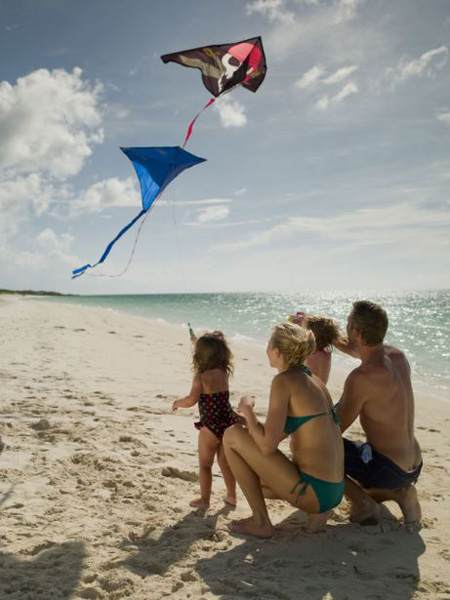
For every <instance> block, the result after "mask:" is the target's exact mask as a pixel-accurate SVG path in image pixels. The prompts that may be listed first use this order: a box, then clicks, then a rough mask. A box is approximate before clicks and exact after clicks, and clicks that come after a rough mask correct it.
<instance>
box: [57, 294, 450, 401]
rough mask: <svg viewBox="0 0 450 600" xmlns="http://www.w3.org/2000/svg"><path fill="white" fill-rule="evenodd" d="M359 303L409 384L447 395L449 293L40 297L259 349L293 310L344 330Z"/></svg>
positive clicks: (449, 373) (449, 384)
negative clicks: (407, 367) (376, 309)
mask: <svg viewBox="0 0 450 600" xmlns="http://www.w3.org/2000/svg"><path fill="white" fill-rule="evenodd" d="M360 299H369V300H372V301H374V302H377V303H379V304H381V305H382V306H383V307H384V308H385V310H386V311H387V313H388V317H389V330H388V333H387V336H386V342H388V343H390V344H393V345H395V346H398V347H399V348H401V349H402V350H403V351H404V352H405V353H406V355H407V357H408V360H409V362H410V364H411V368H412V372H413V378H414V379H415V381H416V382H417V383H419V384H420V385H425V386H426V387H427V388H434V389H436V391H438V390H440V391H441V392H444V393H445V391H448V390H450V290H434V291H433V290H430V291H410V292H391V293H387V292H386V293H371V294H367V293H366V294H365V295H361V294H360V293H356V292H355V293H352V292H345V293H344V292H330V293H323V292H321V293H314V294H274V293H216V294H139V295H114V296H62V297H56V298H53V297H45V301H50V302H64V303H69V304H78V305H84V306H97V307H103V308H108V309H112V310H117V311H120V312H125V313H130V314H134V315H139V316H142V317H147V318H150V319H158V320H162V321H167V322H168V323H172V324H173V325H178V326H180V327H185V328H186V327H187V323H188V322H190V323H191V325H192V326H193V328H194V330H198V331H200V330H204V329H221V330H222V331H223V332H224V333H225V334H226V335H227V336H229V337H230V338H238V339H241V340H243V341H245V340H247V341H253V342H256V343H259V344H265V343H266V341H267V339H268V337H269V336H270V329H271V327H272V326H273V325H275V324H276V323H279V322H281V321H283V320H285V319H286V317H287V316H288V315H290V314H294V313H295V312H297V311H305V312H308V313H311V314H316V315H326V316H328V317H333V318H335V319H337V320H338V322H339V323H340V324H341V327H342V329H343V330H344V331H345V325H346V320H347V315H348V313H349V312H350V310H351V308H352V302H353V301H354V300H360ZM348 360H350V359H348ZM439 395H441V394H439Z"/></svg>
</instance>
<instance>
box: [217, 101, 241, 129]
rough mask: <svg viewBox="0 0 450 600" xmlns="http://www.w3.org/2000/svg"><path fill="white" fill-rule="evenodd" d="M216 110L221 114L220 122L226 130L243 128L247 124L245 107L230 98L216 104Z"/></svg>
mask: <svg viewBox="0 0 450 600" xmlns="http://www.w3.org/2000/svg"><path fill="white" fill-rule="evenodd" d="M214 110H216V111H217V112H218V113H219V116H220V121H221V123H222V125H223V126H224V127H225V128H228V127H243V126H244V125H245V124H246V123H247V117H246V116H245V109H244V106H243V105H242V104H241V103H240V102H238V101H237V100H231V99H230V98H229V97H228V96H223V97H222V98H220V100H218V101H217V102H216V103H215V104H214Z"/></svg>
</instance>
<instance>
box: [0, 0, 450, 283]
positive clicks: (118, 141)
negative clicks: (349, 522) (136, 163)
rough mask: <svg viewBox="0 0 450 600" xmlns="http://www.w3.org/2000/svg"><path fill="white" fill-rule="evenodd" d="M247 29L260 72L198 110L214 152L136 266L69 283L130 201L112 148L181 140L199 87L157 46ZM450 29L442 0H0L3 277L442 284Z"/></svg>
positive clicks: (135, 198) (213, 39) (149, 225)
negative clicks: (260, 77)
mask: <svg viewBox="0 0 450 600" xmlns="http://www.w3.org/2000/svg"><path fill="white" fill-rule="evenodd" d="M256 35H261V36H262V38H263V43H264V47H265V52H266V58H267V63H268V72H267V76H266V79H265V81H264V83H263V84H262V86H261V87H260V88H259V90H258V92H257V93H256V94H252V93H249V92H248V91H246V90H244V89H236V90H234V91H233V92H232V93H231V94H229V95H227V96H226V97H225V98H224V99H223V100H222V102H221V103H218V105H217V106H214V107H212V108H210V109H208V110H207V111H205V112H204V113H203V114H202V116H201V117H200V119H199V121H198V124H197V126H196V129H195V131H194V134H193V136H192V138H191V140H190V141H189V143H188V146H187V149H188V150H189V151H190V152H192V153H194V154H197V155H198V156H202V157H204V158H206V159H207V160H208V162H206V163H203V164H201V165H198V166H196V167H195V168H192V169H189V170H188V171H186V172H184V173H183V174H182V175H181V176H180V177H179V178H178V179H177V180H176V181H175V182H174V183H173V184H171V186H170V187H168V188H167V190H166V192H165V194H164V196H163V197H162V198H161V199H160V200H159V201H158V203H157V205H156V206H155V208H154V210H153V211H152V213H151V215H150V216H149V218H148V219H147V220H146V223H145V225H144V227H143V229H142V232H141V236H140V239H139V243H138V246H137V249H136V253H135V255H134V259H133V262H132V263H131V265H130V268H129V270H128V271H127V273H126V274H125V275H123V276H122V277H114V278H110V277H103V276H101V277H89V276H88V275H85V276H84V277H81V278H79V279H77V280H74V281H73V280H71V279H70V273H71V269H72V268H75V267H78V266H81V265H83V264H85V263H87V262H94V261H96V260H97V259H98V258H99V257H100V255H101V253H102V252H103V249H104V247H105V246H106V244H107V243H108V242H109V241H110V240H111V239H112V238H113V237H114V236H115V234H116V233H117V232H118V231H119V230H120V229H121V227H122V226H123V225H125V224H126V223H127V222H128V221H129V220H130V219H131V218H132V217H133V216H134V215H135V214H137V212H139V210H140V197H139V191H138V187H137V182H136V178H135V175H134V172H133V169H132V166H131V164H130V163H129V161H128V160H127V158H126V157H125V156H124V155H123V154H122V153H121V151H120V150H119V147H120V146H173V145H178V144H181V143H182V141H183V138H184V134H185V132H186V129H187V126H188V124H189V122H190V121H191V119H192V118H193V116H194V115H195V114H196V113H197V112H198V111H199V110H200V109H201V108H202V106H203V105H204V104H205V103H206V102H207V100H208V99H209V97H210V96H209V94H208V92H207V90H206V89H205V88H204V87H203V85H202V83H201V79H200V74H199V73H198V71H196V70H193V69H186V68H182V67H180V66H178V65H174V64H168V65H164V64H163V63H162V62H161V60H160V58H159V57H160V55H161V54H164V53H169V52H174V51H177V50H183V49H189V48H194V47H197V46H202V45H209V44H219V43H226V42H237V41H240V40H242V39H246V38H249V37H254V36H256ZM449 40H450V2H449V1H448V0H429V1H426V0H398V1H396V2H391V1H390V0H248V1H245V0H227V1H226V2H224V1H223V0H222V1H219V0H196V1H195V2H186V1H184V0H165V1H164V2H160V1H152V0H130V1H129V2H123V1H122V0H121V1H118V0H92V1H90V2H72V1H70V0H39V2H35V1H34V0H22V1H21V2H16V1H15V0H0V74H1V75H0V287H7V288H14V289H22V288H33V289H53V290H57V291H62V292H71V293H85V294H90V293H93V294H96V293H106V294H110V293H153V292H155V293H156V292H196V291H198V292H200V291H265V290H267V291H272V290H276V291H282V292H291V291H300V292H308V291H320V290H346V289H351V290H354V289H361V290H390V289H426V288H436V287H450V285H449V274H450V268H449V257H450V252H449V244H450V236H449V231H448V230H449V224H450V212H449V210H448V205H449V193H448V192H449V184H450V157H449V142H450V94H449V90H450V86H449V76H450V60H449V59H450V56H449V55H450V41H449ZM134 239H135V233H134V232H133V230H131V231H130V232H129V233H128V234H127V236H126V237H125V238H123V239H122V240H121V241H120V242H119V244H118V245H117V246H116V247H115V248H114V250H113V251H112V253H111V255H110V257H109V258H108V260H107V261H106V262H105V264H104V266H101V267H98V268H97V269H96V270H95V271H94V272H93V273H97V274H99V275H114V274H117V273H119V272H120V271H122V269H123V268H124V266H125V265H126V263H127V260H128V258H129V256H130V252H131V250H132V246H133V243H134Z"/></svg>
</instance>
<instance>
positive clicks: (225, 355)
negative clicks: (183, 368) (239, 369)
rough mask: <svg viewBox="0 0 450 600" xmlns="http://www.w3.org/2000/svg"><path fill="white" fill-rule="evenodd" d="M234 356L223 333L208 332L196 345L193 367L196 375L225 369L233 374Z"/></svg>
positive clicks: (229, 373)
mask: <svg viewBox="0 0 450 600" xmlns="http://www.w3.org/2000/svg"><path fill="white" fill-rule="evenodd" d="M232 360H233V354H232V352H231V350H230V348H229V347H228V344H227V341H226V339H225V336H224V335H223V333H222V332H221V331H207V332H206V333H204V334H203V335H202V336H200V337H199V338H198V340H197V341H196V343H195V350H194V355H193V357H192V367H193V370H194V372H195V373H204V372H205V371H209V370H210V369H223V370H224V371H226V372H227V373H228V375H232V374H233V370H234V367H233V362H232Z"/></svg>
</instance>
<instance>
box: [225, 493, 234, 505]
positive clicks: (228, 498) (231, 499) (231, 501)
mask: <svg viewBox="0 0 450 600" xmlns="http://www.w3.org/2000/svg"><path fill="white" fill-rule="evenodd" d="M223 501H224V502H225V504H229V505H230V506H236V504H237V499H236V496H231V495H230V494H228V496H225V498H224V499H223Z"/></svg>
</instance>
